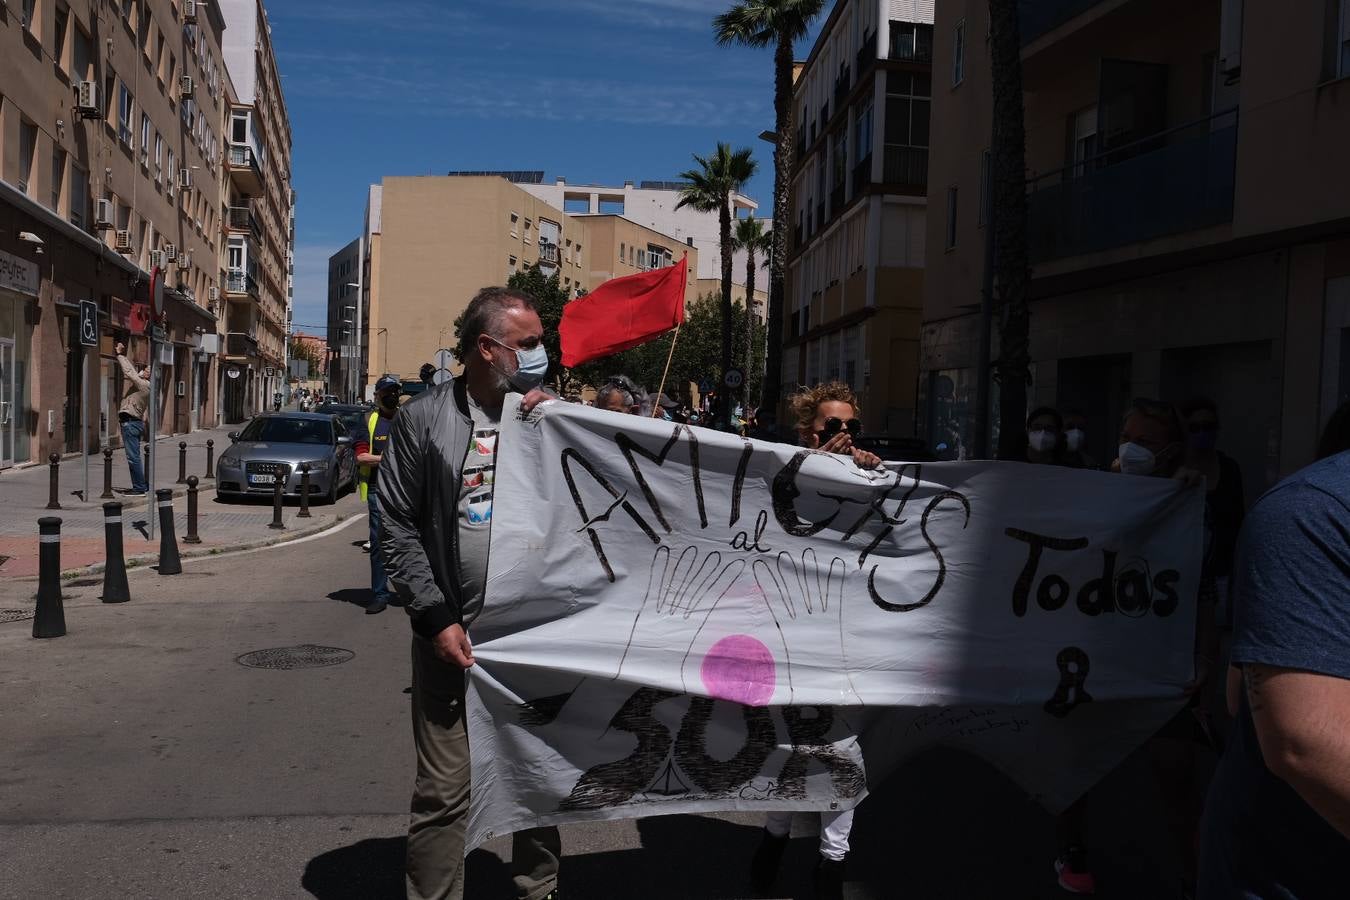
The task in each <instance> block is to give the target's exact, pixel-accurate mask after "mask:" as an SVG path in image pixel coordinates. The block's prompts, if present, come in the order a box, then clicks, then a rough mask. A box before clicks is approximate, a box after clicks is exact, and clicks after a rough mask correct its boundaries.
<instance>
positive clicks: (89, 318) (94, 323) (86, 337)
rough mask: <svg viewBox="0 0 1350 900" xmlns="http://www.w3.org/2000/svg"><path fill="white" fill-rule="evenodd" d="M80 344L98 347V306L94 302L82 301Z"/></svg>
mask: <svg viewBox="0 0 1350 900" xmlns="http://www.w3.org/2000/svg"><path fill="white" fill-rule="evenodd" d="M80 344H81V345H82V346H85V347H97V346H98V304H97V303H95V302H94V301H93V300H81V301H80Z"/></svg>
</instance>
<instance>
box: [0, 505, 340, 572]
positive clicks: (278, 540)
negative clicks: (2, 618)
mask: <svg viewBox="0 0 1350 900" xmlns="http://www.w3.org/2000/svg"><path fill="white" fill-rule="evenodd" d="M325 518H326V517H319V519H318V521H317V522H316V523H315V524H314V525H312V526H310V527H309V528H302V529H300V530H298V531H291V530H290V529H287V531H286V533H285V534H282V535H276V536H273V537H270V538H267V539H266V540H259V541H244V542H242V543H238V544H225V545H222V546H219V547H207V548H202V549H199V550H187V549H184V547H183V544H182V541H179V548H178V555H179V557H180V558H182V559H200V558H202V557H207V556H220V555H221V554H224V553H238V552H240V551H242V550H259V549H262V548H263V547H271V546H274V545H276V544H285V543H287V542H289V541H293V540H296V539H298V538H303V537H309V536H311V535H314V534H318V533H319V532H321V531H326V530H328V529H329V528H332V527H333V526H335V525H340V524H342V523H343V522H344V521H346V520H347V518H348V516H345V515H343V514H341V513H335V514H334V515H333V519H332V521H326V520H325ZM158 561H159V554H158V553H153V554H142V555H140V556H128V557H127V558H126V567H127V570H128V571H130V570H132V569H140V568H146V567H148V566H150V565H153V564H154V563H156V562H158ZM106 565H107V563H94V564H93V565H91V566H84V567H83V568H78V569H62V570H61V579H62V580H63V581H64V580H66V579H71V578H79V577H81V576H83V575H101V574H102V573H103V569H104V567H105V566H106ZM14 580H15V581H18V582H36V581H37V580H38V579H37V578H36V577H34V576H27V577H24V578H15V579H14Z"/></svg>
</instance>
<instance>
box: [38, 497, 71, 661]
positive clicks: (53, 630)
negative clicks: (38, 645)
mask: <svg viewBox="0 0 1350 900" xmlns="http://www.w3.org/2000/svg"><path fill="white" fill-rule="evenodd" d="M65 633H66V611H65V609H64V608H63V607H62V606H61V520H60V519H59V518H57V517H56V516H44V517H43V518H41V519H38V595H37V611H36V612H35V613H34V615H33V637H35V638H54V637H61V635H63V634H65Z"/></svg>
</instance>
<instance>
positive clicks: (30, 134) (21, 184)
mask: <svg viewBox="0 0 1350 900" xmlns="http://www.w3.org/2000/svg"><path fill="white" fill-rule="evenodd" d="M36 150H37V126H36V125H34V124H33V123H32V122H25V121H23V120H22V119H21V120H19V178H18V180H17V181H16V182H15V184H16V185H17V186H18V188H19V190H20V191H22V192H23V193H25V194H26V193H28V179H29V177H30V176H31V175H32V174H33V154H34V153H35V152H36Z"/></svg>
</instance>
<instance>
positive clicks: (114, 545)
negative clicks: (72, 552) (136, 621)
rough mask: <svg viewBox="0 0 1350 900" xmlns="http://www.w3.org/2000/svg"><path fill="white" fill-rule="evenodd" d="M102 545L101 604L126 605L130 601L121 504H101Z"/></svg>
mask: <svg viewBox="0 0 1350 900" xmlns="http://www.w3.org/2000/svg"><path fill="white" fill-rule="evenodd" d="M103 543H104V546H105V547H106V548H107V549H106V550H105V551H104V556H105V557H106V560H105V562H104V563H103V602H104V603H126V602H127V601H128V600H130V599H131V589H130V588H128V587H127V562H126V559H125V558H124V557H123V555H122V504H121V503H116V502H115V503H105V504H103Z"/></svg>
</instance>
